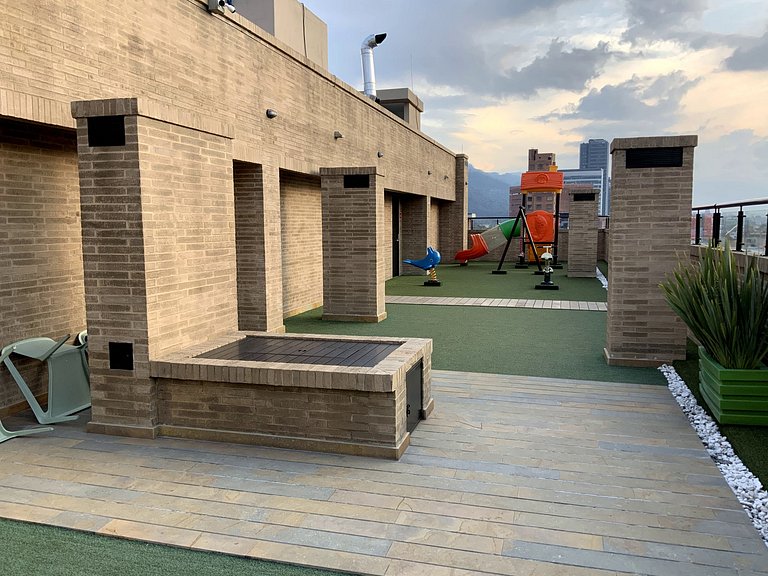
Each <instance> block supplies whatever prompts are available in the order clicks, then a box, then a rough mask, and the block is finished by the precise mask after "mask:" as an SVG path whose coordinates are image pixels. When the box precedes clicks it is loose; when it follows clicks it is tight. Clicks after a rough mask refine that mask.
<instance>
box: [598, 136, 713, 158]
mask: <svg viewBox="0 0 768 576" xmlns="http://www.w3.org/2000/svg"><path fill="white" fill-rule="evenodd" d="M698 143H699V137H698V136H697V135H696V134H689V135H684V136H639V137H637V138H614V139H613V140H612V141H611V154H613V152H614V151H615V150H627V149H629V148H694V147H696V146H697V145H698Z"/></svg>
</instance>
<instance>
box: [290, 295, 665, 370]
mask: <svg viewBox="0 0 768 576" xmlns="http://www.w3.org/2000/svg"><path fill="white" fill-rule="evenodd" d="M387 314H388V316H387V319H386V320H384V321H383V322H379V323H378V324H374V323H365V322H362V323H350V322H327V321H323V320H322V319H321V315H322V309H321V308H317V309H315V310H311V311H309V312H305V313H304V314H300V315H298V316H294V317H292V318H288V319H286V320H285V327H286V330H287V331H288V332H294V333H315V334H349V335H352V336H399V337H412V338H432V341H433V351H432V367H433V368H435V369H438V370H459V371H464V372H489V373H494V374H516V375H520V376H544V377H549V378H572V379H576V380H600V381H605V382H630V383H637V384H665V383H666V381H665V379H664V377H663V376H662V375H661V373H660V372H659V371H658V370H656V369H653V368H628V367H620V366H608V365H607V364H606V363H605V360H604V358H603V346H604V344H605V319H606V313H605V312H594V311H590V312H587V311H578V310H546V309H531V308H488V307H478V306H475V307H470V306H428V305H407V304H388V305H387Z"/></svg>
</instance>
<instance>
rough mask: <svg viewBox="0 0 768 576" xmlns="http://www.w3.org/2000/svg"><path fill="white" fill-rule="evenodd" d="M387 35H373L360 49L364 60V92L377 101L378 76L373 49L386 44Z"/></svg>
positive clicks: (364, 41)
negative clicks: (374, 68) (375, 69)
mask: <svg viewBox="0 0 768 576" xmlns="http://www.w3.org/2000/svg"><path fill="white" fill-rule="evenodd" d="M386 37H387V35H386V34H371V35H370V36H368V37H367V38H366V39H365V40H363V45H362V46H361V47H360V56H361V58H362V60H363V92H364V93H365V95H366V96H368V98H370V99H371V100H376V74H375V72H374V70H373V49H374V48H376V46H378V45H379V44H381V43H382V42H384V39H385V38H386Z"/></svg>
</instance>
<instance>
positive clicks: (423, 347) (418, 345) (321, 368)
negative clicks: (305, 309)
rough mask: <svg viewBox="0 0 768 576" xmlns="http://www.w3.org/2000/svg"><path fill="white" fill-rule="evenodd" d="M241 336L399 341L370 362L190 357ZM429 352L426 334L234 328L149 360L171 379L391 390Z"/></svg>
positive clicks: (153, 372) (156, 373)
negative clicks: (402, 335) (364, 334)
mask: <svg viewBox="0 0 768 576" xmlns="http://www.w3.org/2000/svg"><path fill="white" fill-rule="evenodd" d="M246 336H262V337H269V338H286V339H291V338H300V339H303V340H351V341H355V342H370V343H389V344H399V347H398V348H397V349H396V350H394V351H393V352H392V353H390V354H389V355H388V356H387V357H386V358H384V359H383V360H382V361H380V362H379V363H378V364H377V365H376V366H374V367H372V368H368V367H360V366H334V365H322V364H294V363H285V362H258V361H247V360H218V359H213V358H196V356H198V355H200V354H203V353H205V352H209V351H211V350H214V349H216V348H220V347H221V346H224V345H226V344H230V343H232V342H235V341H237V340H241V339H242V338H245V337H246ZM431 354H432V340H430V339H426V338H387V337H380V336H368V337H364V338H361V337H359V336H338V335H331V334H275V333H273V332H244V331H235V332H228V333H226V334H223V335H221V336H218V337H215V338H212V339H210V340H207V341H206V342H204V343H201V344H197V345H194V346H190V347H188V348H185V349H184V350H181V351H179V352H175V353H172V354H169V355H167V356H164V357H161V358H158V359H155V360H151V361H150V376H151V377H153V378H164V379H173V380H190V381H208V382H227V383H237V384H253V385H265V386H285V387H298V388H322V389H337V390H357V391H364V392H393V391H394V390H396V388H397V386H398V384H399V383H400V382H403V381H404V379H405V374H406V372H407V371H408V370H409V369H410V368H411V367H413V366H414V365H415V364H416V363H417V362H418V361H419V360H421V359H422V358H424V359H429V358H430V357H431ZM425 361H428V360H425Z"/></svg>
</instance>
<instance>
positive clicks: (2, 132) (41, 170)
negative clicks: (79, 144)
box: [0, 119, 85, 411]
mask: <svg viewBox="0 0 768 576" xmlns="http://www.w3.org/2000/svg"><path fill="white" fill-rule="evenodd" d="M0 319H2V322H0V348H2V347H4V346H7V345H8V344H10V343H12V342H15V341H17V340H22V339H24V338H30V337H37V336H47V337H51V338H54V339H58V338H60V337H62V336H64V335H65V334H67V333H71V334H76V333H77V332H79V331H80V330H82V329H83V328H84V327H85V300H84V296H83V258H82V254H81V250H80V194H79V186H78V175H77V150H76V139H75V133H74V131H72V130H64V129H60V128H53V127H46V126H41V125H35V124H28V123H22V122H17V121H13V120H9V119H0ZM14 363H15V364H16V365H17V367H19V368H22V375H23V376H24V378H25V380H26V381H27V383H28V384H29V385H30V386H32V387H33V390H34V391H35V392H36V393H37V392H39V391H42V390H45V389H47V385H46V384H45V383H44V382H43V379H42V376H43V373H42V372H43V371H42V370H41V369H40V363H38V362H24V361H23V360H21V359H19V361H18V362H17V361H14ZM21 402H24V400H23V397H22V395H21V393H20V392H19V390H18V387H17V386H16V384H15V383H14V381H13V379H12V378H11V376H10V374H9V373H8V371H7V370H6V368H5V366H3V365H0V411H1V410H2V409H3V408H6V407H8V406H12V405H15V404H17V403H21ZM25 405H26V404H25Z"/></svg>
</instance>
